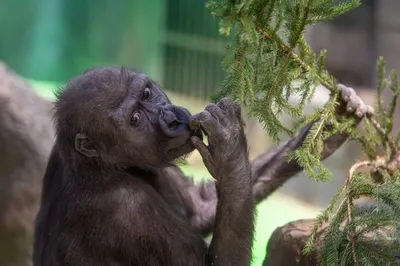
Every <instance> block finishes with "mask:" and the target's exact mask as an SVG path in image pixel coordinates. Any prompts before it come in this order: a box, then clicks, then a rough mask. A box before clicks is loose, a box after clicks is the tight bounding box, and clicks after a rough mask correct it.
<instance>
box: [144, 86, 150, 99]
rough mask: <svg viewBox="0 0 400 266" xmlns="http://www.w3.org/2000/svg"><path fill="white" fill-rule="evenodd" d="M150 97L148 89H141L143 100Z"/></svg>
mask: <svg viewBox="0 0 400 266" xmlns="http://www.w3.org/2000/svg"><path fill="white" fill-rule="evenodd" d="M149 97H150V89H149V88H146V89H144V91H143V100H147V99H148V98H149Z"/></svg>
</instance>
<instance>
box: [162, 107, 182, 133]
mask: <svg viewBox="0 0 400 266" xmlns="http://www.w3.org/2000/svg"><path fill="white" fill-rule="evenodd" d="M161 115H162V118H163V120H164V122H165V124H166V125H167V126H168V127H169V128H176V127H177V126H179V125H180V124H182V122H180V121H179V119H178V118H177V117H176V114H175V106H174V105H172V104H167V105H166V106H165V107H164V108H163V109H162V110H161Z"/></svg>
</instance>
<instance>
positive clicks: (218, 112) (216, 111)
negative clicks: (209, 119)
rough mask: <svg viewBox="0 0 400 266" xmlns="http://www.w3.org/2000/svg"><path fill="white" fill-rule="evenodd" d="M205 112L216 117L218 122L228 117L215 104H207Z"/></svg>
mask: <svg viewBox="0 0 400 266" xmlns="http://www.w3.org/2000/svg"><path fill="white" fill-rule="evenodd" d="M205 110H206V111H208V112H209V113H210V114H211V115H212V116H214V117H215V119H217V121H220V120H222V119H223V118H224V117H225V116H226V112H225V111H224V110H222V109H221V108H219V107H218V106H217V105H216V104H213V103H210V104H207V106H206V108H205Z"/></svg>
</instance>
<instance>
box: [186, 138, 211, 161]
mask: <svg viewBox="0 0 400 266" xmlns="http://www.w3.org/2000/svg"><path fill="white" fill-rule="evenodd" d="M190 141H191V142H192V144H193V146H194V148H195V149H196V150H198V151H199V153H200V155H201V157H202V158H203V160H211V154H210V151H209V150H208V147H207V145H206V144H204V142H203V141H202V140H201V139H199V138H198V137H196V136H194V137H191V138H190Z"/></svg>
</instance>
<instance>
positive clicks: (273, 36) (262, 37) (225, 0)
mask: <svg viewBox="0 0 400 266" xmlns="http://www.w3.org/2000/svg"><path fill="white" fill-rule="evenodd" d="M359 4H360V3H359V1H358V0H346V1H336V0H248V1H238V0H237V1H235V0H220V1H209V2H208V3H207V7H208V8H209V9H210V10H211V13H212V14H213V15H214V16H215V17H217V18H219V19H220V25H221V27H220V33H221V34H224V35H228V34H230V33H231V31H234V39H233V41H232V43H231V44H230V45H229V46H228V47H227V51H228V53H227V56H226V57H225V60H224V62H223V68H224V70H225V71H226V72H227V74H228V75H227V78H226V80H225V81H224V83H223V88H222V90H221V91H220V92H219V93H217V94H216V95H214V96H213V97H212V100H214V101H216V100H218V99H220V98H221V97H223V96H230V97H231V98H233V99H234V100H238V101H239V102H240V103H242V104H244V105H245V106H246V107H248V109H249V114H250V115H251V116H253V117H256V118H258V120H259V121H260V122H261V123H262V124H263V125H264V128H265V129H266V131H267V132H268V134H269V135H270V136H271V137H272V138H273V139H274V140H279V138H280V135H281V133H287V134H293V131H294V130H293V129H289V128H287V127H286V126H284V125H283V124H282V123H281V117H282V115H283V114H288V115H289V116H291V117H292V118H294V119H297V120H298V122H300V121H301V122H302V123H297V124H298V126H300V125H302V124H304V123H307V122H309V121H313V120H314V119H315V118H319V122H318V123H316V124H315V125H314V127H313V129H312V134H310V135H309V136H308V138H307V140H306V143H305V145H303V147H302V149H300V150H298V151H296V154H293V157H294V158H296V159H297V160H298V161H299V163H300V164H301V166H303V167H304V169H305V170H306V172H307V173H308V174H309V175H310V176H311V177H313V178H316V179H318V180H326V179H328V178H329V177H330V173H329V171H327V170H326V168H324V166H323V165H322V164H321V163H320V156H319V154H320V152H321V151H322V148H323V140H324V139H325V138H327V137H329V136H330V135H331V134H333V133H334V132H333V131H332V132H330V133H328V132H327V131H326V130H324V129H325V124H326V122H328V121H329V122H330V123H333V124H335V125H339V123H338V121H337V119H336V116H335V104H336V97H332V100H331V101H330V102H329V103H328V105H327V106H325V107H324V108H320V109H318V110H317V111H316V112H315V113H314V114H312V115H311V116H308V117H304V114H303V108H304V105H305V104H306V103H307V102H309V101H310V100H311V97H312V96H313V94H314V92H315V89H316V86H317V85H318V84H321V83H322V84H323V85H325V86H327V87H328V88H330V89H331V90H332V91H333V96H337V88H336V82H335V80H334V78H333V77H331V76H330V75H329V74H328V73H327V72H326V70H325V69H324V67H323V65H324V58H325V52H322V53H321V54H320V55H319V56H317V55H315V54H314V52H313V51H312V49H311V48H310V47H309V45H308V44H307V42H306V41H305V39H304V31H305V29H306V27H308V26H309V25H311V24H314V23H317V22H321V21H325V20H329V19H331V18H333V17H335V16H338V15H340V14H342V13H344V12H346V11H348V10H350V9H352V8H354V7H356V6H358V5H359ZM294 81H295V82H294ZM293 95H298V96H299V97H300V101H299V102H298V103H297V104H296V105H293V104H290V103H289V101H288V99H289V97H290V96H293Z"/></svg>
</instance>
